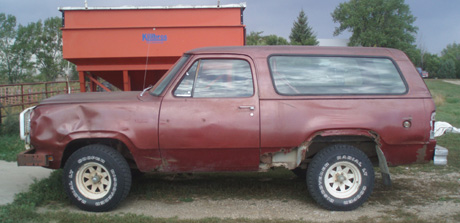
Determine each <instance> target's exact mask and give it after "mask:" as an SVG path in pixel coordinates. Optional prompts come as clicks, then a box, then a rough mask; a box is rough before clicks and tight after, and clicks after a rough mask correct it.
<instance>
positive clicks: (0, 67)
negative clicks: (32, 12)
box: [0, 13, 16, 80]
mask: <svg viewBox="0 0 460 223" xmlns="http://www.w3.org/2000/svg"><path fill="white" fill-rule="evenodd" d="M0 26H1V28H0V77H1V78H2V79H4V80H8V79H9V77H10V76H11V74H12V72H13V71H12V69H13V67H14V65H13V61H12V60H13V58H12V54H13V53H12V45H13V43H14V38H15V37H16V17H15V16H13V15H5V13H0Z"/></svg>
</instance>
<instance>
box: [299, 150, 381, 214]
mask: <svg viewBox="0 0 460 223" xmlns="http://www.w3.org/2000/svg"><path fill="white" fill-rule="evenodd" d="M307 187H308V191H309V192H310V195H311V196H312V197H313V199H314V200H315V201H316V202H317V203H318V204H319V205H321V206H322V207H324V208H326V209H329V210H333V211H350V210H354V209H356V208H358V207H359V206H361V205H362V204H363V203H364V202H365V201H366V200H367V199H368V198H369V196H370V194H371V193H372V190H373V188H374V168H373V166H372V163H371V162H370V160H369V158H368V157H367V156H366V155H365V154H364V153H363V152H362V151H360V150H359V149H357V148H355V147H353V146H350V145H340V144H338V145H333V146H329V147H327V148H325V149H323V150H321V151H319V152H318V154H316V155H315V157H313V160H312V162H311V163H310V165H309V168H308V172H307Z"/></svg>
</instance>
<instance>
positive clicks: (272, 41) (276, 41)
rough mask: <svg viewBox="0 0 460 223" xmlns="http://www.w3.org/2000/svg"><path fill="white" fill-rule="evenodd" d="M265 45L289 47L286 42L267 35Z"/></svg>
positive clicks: (275, 36) (281, 38)
mask: <svg viewBox="0 0 460 223" xmlns="http://www.w3.org/2000/svg"><path fill="white" fill-rule="evenodd" d="M265 44H266V45H289V43H288V41H287V40H286V39H285V38H283V37H280V36H277V35H269V36H266V37H265Z"/></svg>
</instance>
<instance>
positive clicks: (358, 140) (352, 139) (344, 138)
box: [299, 129, 380, 165]
mask: <svg viewBox="0 0 460 223" xmlns="http://www.w3.org/2000/svg"><path fill="white" fill-rule="evenodd" d="M333 144H348V145H351V146H354V147H356V148H358V149H359V150H361V151H362V152H364V154H366V155H367V156H368V157H369V159H370V160H371V162H372V163H373V164H374V165H375V164H378V154H377V152H376V147H380V136H379V135H378V134H377V133H376V132H374V131H372V130H368V129H336V130H323V131H318V132H315V134H313V135H311V136H310V137H308V138H307V140H306V141H305V142H304V143H302V145H308V146H306V147H305V149H304V150H305V151H304V152H303V154H304V155H303V160H302V162H307V163H308V162H309V161H310V160H311V158H312V157H313V156H314V155H315V154H316V153H318V152H319V151H320V150H321V149H324V148H326V147H328V146H330V145H333ZM299 148H301V149H302V147H299Z"/></svg>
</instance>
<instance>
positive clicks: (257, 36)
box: [246, 31, 263, 45]
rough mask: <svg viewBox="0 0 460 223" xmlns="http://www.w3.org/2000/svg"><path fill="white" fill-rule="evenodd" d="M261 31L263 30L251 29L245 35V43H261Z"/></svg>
mask: <svg viewBox="0 0 460 223" xmlns="http://www.w3.org/2000/svg"><path fill="white" fill-rule="evenodd" d="M262 33H263V31H260V32H254V31H252V32H251V33H250V34H249V35H247V36H246V45H263V44H262V43H263V36H262V35H261V34H262Z"/></svg>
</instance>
